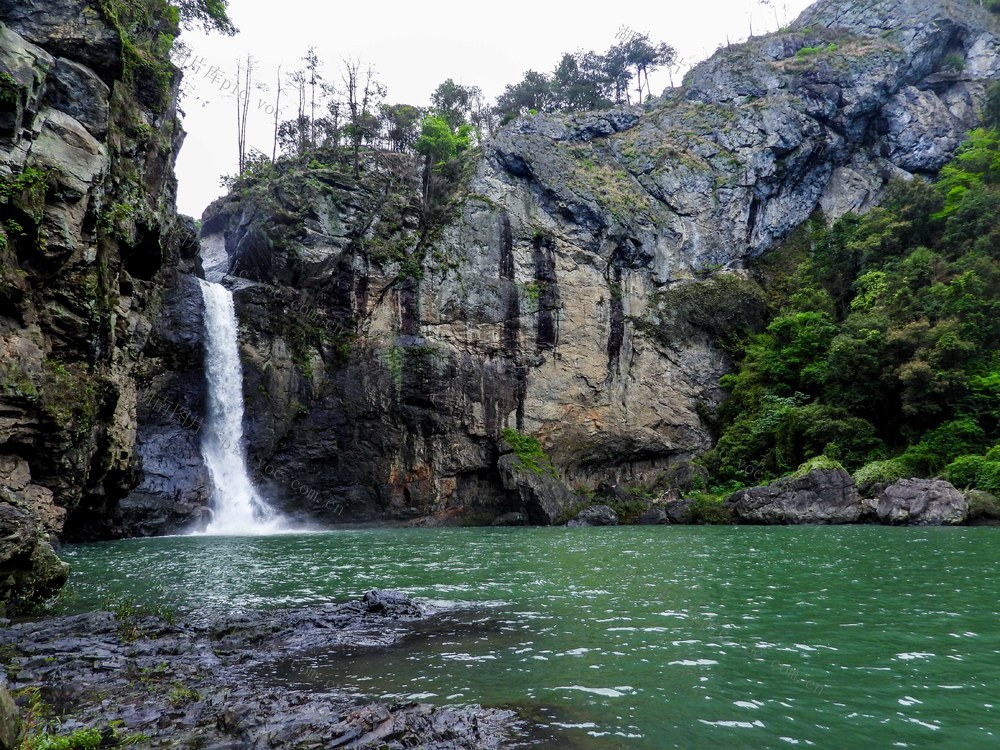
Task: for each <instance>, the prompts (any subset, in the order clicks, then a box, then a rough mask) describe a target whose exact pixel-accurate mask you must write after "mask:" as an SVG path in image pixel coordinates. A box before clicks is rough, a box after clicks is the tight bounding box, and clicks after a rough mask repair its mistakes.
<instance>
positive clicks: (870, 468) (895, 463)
mask: <svg viewBox="0 0 1000 750" xmlns="http://www.w3.org/2000/svg"><path fill="white" fill-rule="evenodd" d="M910 474H911V472H910V471H909V467H908V466H907V465H906V463H905V462H903V461H900V460H899V459H898V458H891V459H889V460H887V461H872V462H871V463H868V464H865V465H864V466H862V467H861V468H860V469H858V470H857V471H856V472H854V483H855V484H856V485H858V491H859V492H861V494H866V493H867V492H869V491H870V490H871V489H872V487H874V486H875V485H876V484H892V483H894V482H898V481H899V480H900V479H906V478H907V477H908V476H910Z"/></svg>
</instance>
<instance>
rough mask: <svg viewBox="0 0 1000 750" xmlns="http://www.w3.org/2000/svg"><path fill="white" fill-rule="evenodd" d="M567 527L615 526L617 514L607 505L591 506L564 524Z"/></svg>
mask: <svg viewBox="0 0 1000 750" xmlns="http://www.w3.org/2000/svg"><path fill="white" fill-rule="evenodd" d="M566 525H567V526H617V525H618V514H617V513H615V512H614V510H613V509H612V508H609V507H608V506H607V505H591V506H590V507H589V508H584V509H583V510H581V511H580V512H579V513H577V514H576V515H575V516H573V518H571V519H570V520H569V521H567V522H566Z"/></svg>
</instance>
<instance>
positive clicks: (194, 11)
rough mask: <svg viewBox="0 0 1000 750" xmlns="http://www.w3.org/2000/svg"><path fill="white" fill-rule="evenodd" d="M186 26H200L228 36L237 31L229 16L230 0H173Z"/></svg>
mask: <svg viewBox="0 0 1000 750" xmlns="http://www.w3.org/2000/svg"><path fill="white" fill-rule="evenodd" d="M171 3H173V5H174V6H175V7H176V8H177V10H178V11H179V13H180V21H181V23H183V24H184V25H185V26H188V27H190V26H198V27H201V28H203V29H205V30H206V31H218V32H220V33H222V34H225V35H227V36H232V35H233V34H235V33H236V32H237V28H236V27H235V26H234V25H233V22H232V21H231V20H230V18H229V12H228V8H227V6H228V4H229V3H228V0H171Z"/></svg>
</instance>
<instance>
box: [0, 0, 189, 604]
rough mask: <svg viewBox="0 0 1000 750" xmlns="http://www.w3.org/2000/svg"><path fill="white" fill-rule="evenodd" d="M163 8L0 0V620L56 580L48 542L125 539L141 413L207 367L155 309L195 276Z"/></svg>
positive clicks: (59, 570) (60, 569) (175, 78)
mask: <svg viewBox="0 0 1000 750" xmlns="http://www.w3.org/2000/svg"><path fill="white" fill-rule="evenodd" d="M165 8H166V6H165V5H163V4H161V3H158V2H153V1H152V0H151V1H150V2H149V3H144V2H142V3H129V4H127V5H125V4H119V3H115V2H102V3H89V2H83V1H82V0H55V1H53V0H46V1H45V2H40V1H39V0H0V222H2V223H0V606H2V604H3V603H8V604H10V605H12V606H11V609H12V610H17V609H20V608H25V607H29V606H31V605H32V604H34V603H37V602H38V601H39V600H41V599H43V598H45V597H46V596H48V595H50V594H51V593H52V592H53V591H54V590H55V589H57V588H58V586H59V585H61V583H62V581H63V580H64V579H65V577H66V566H65V565H63V564H62V563H61V562H59V561H58V559H57V558H56V556H55V555H54V553H53V549H52V547H51V544H50V540H54V539H56V538H95V537H101V536H106V535H113V534H116V533H119V529H120V523H119V521H118V512H119V511H118V509H117V504H118V501H119V499H120V498H121V497H122V496H123V495H125V494H126V493H127V492H128V491H129V490H130V489H131V488H132V487H133V486H134V485H135V484H136V481H137V478H138V476H137V469H138V467H139V461H138V456H137V451H136V434H137V430H138V429H139V427H138V423H139V420H138V416H141V414H140V415H138V416H137V412H141V411H142V408H141V407H139V406H138V405H139V404H140V403H143V402H144V401H146V399H147V395H148V393H149V389H150V388H151V387H154V386H155V387H159V386H161V385H163V384H164V381H167V380H170V379H171V378H174V377H176V376H175V375H173V374H172V373H173V372H177V371H180V370H182V369H183V367H184V366H185V365H188V364H191V365H193V366H194V367H195V368H196V369H197V368H199V367H200V354H199V355H198V358H197V359H196V360H195V361H193V362H187V361H185V360H184V356H183V354H184V352H183V351H182V350H183V348H184V347H183V344H184V342H180V345H174V344H175V343H176V342H175V339H176V337H177V336H178V335H179V334H177V333H176V332H174V331H173V330H170V331H166V334H165V336H164V337H161V336H160V335H159V334H160V333H162V332H164V330H165V329H164V326H163V324H164V321H165V312H164V310H168V311H169V309H170V308H169V307H168V306H165V304H164V299H169V298H176V297H177V296H178V294H179V292H178V291H177V289H183V284H182V281H181V277H180V276H179V271H180V270H182V269H183V270H194V269H195V267H196V264H197V244H196V242H195V237H194V233H193V227H192V226H189V225H186V224H184V223H183V222H181V221H179V220H178V218H177V216H176V211H175V208H174V192H175V181H174V177H173V161H174V157H175V155H176V153H177V150H178V148H179V147H180V145H181V141H182V139H183V133H182V131H181V129H180V126H179V123H178V119H177V113H176V101H177V85H178V83H179V73H178V71H177V70H176V69H175V68H174V67H173V66H171V65H170V63H169V60H168V59H167V56H166V55H167V50H166V49H165V47H164V40H166V39H167V38H168V37H169V36H171V35H173V34H176V33H177V28H176V24H175V23H171V22H170V21H169V20H164V19H169V18H170V14H169V13H166V12H164V10H165ZM178 284H179V285H180V286H179V287H175V285H178ZM157 381H159V383H158V382H157ZM198 382H199V383H200V380H199V381H198ZM143 429H146V430H148V427H144V428H143ZM144 481H146V482H148V481H149V480H148V479H147V480H144Z"/></svg>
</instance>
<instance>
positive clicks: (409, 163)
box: [204, 0, 1000, 523]
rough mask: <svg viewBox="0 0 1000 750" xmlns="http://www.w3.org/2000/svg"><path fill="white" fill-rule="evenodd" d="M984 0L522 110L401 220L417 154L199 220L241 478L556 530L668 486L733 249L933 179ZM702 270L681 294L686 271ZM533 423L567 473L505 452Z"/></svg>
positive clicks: (363, 510)
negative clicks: (226, 290) (221, 292)
mask: <svg viewBox="0 0 1000 750" xmlns="http://www.w3.org/2000/svg"><path fill="white" fill-rule="evenodd" d="M998 44H1000V37H998V36H997V19H996V17H995V16H992V15H991V14H989V13H988V12H987V11H986V10H984V9H982V8H980V7H979V6H978V4H977V3H975V2H971V1H969V2H966V1H964V0H956V1H955V2H945V1H944V0H929V1H928V0H885V1H884V2H867V3H860V2H831V1H828V0H823V1H822V2H819V3H817V4H816V5H815V6H813V7H812V8H811V9H809V10H808V11H807V12H806V13H805V14H804V15H803V16H802V17H801V18H800V19H798V20H797V21H796V22H795V23H794V24H793V25H792V27H791V28H790V29H789V30H788V31H786V32H783V33H779V34H774V35H771V36H767V37H762V38H756V39H753V40H751V41H749V42H748V43H746V44H741V45H736V46H733V47H731V48H727V49H723V50H720V51H719V52H718V53H717V54H716V55H714V56H713V57H712V58H711V59H710V60H708V61H707V62H705V63H703V64H701V65H699V66H698V67H696V68H695V69H694V70H692V71H691V73H690V74H689V75H688V76H687V77H686V79H685V81H684V85H683V86H682V87H681V88H679V89H675V90H668V91H667V92H665V93H664V95H663V96H662V97H661V98H660V99H658V100H656V101H654V102H652V103H651V104H649V105H647V106H646V107H644V108H634V109H618V110H612V111H605V112H594V113H587V114H579V115H572V116H536V117H531V118H527V119H523V120H520V121H518V122H516V123H514V124H513V125H512V126H510V127H509V128H507V129H505V130H504V131H502V132H501V133H500V134H499V135H498V136H497V137H495V138H494V139H492V140H490V141H488V142H486V143H485V144H483V146H482V149H481V156H480V158H478V160H477V161H475V162H474V163H470V164H469V165H468V168H469V174H467V175H465V176H464V178H463V181H462V184H461V187H460V188H458V189H457V191H456V193H455V194H454V196H453V200H452V202H451V204H450V209H449V210H450V214H449V215H448V216H447V217H446V218H445V219H444V220H443V221H441V222H439V223H438V225H436V226H434V227H432V228H431V229H427V228H426V227H425V228H424V229H423V230H421V229H420V221H419V215H420V205H421V185H420V177H419V172H420V164H419V163H418V162H417V161H416V160H415V159H413V158H410V157H406V156H399V155H397V156H390V155H381V156H378V157H376V158H374V159H373V161H372V162H371V163H370V164H369V166H368V173H367V175H366V176H364V177H363V179H362V180H361V181H355V180H352V179H351V178H350V177H346V176H345V171H344V170H343V169H340V170H338V169H334V168H331V167H324V166H321V165H318V164H313V165H312V168H310V169H299V170H296V169H293V168H291V167H287V168H284V169H283V170H281V171H282V173H281V174H278V173H277V172H276V173H274V174H271V175H270V176H268V177H267V179H263V180H258V181H257V182H252V181H251V182H250V183H247V184H244V185H243V186H242V188H241V189H240V190H239V191H236V192H234V194H233V195H231V196H229V197H228V198H225V199H222V200H221V201H220V202H218V203H217V204H216V205H215V206H213V207H212V208H211V209H210V210H209V212H208V213H207V214H206V216H205V223H204V234H205V239H204V241H205V242H207V243H209V244H210V245H211V246H212V247H213V248H216V249H222V248H224V249H225V251H226V254H225V256H223V261H224V262H227V263H228V264H229V270H230V272H231V273H233V274H235V275H238V276H240V277H242V280H235V279H232V280H231V281H232V283H233V284H234V285H235V286H237V288H238V292H237V301H238V306H239V312H240V316H241V320H242V322H243V327H244V331H243V336H244V341H243V344H244V355H245V366H246V370H247V388H246V395H247V399H248V402H249V405H250V409H249V416H250V422H251V424H250V425H249V427H250V429H249V436H250V443H251V446H250V447H251V453H252V456H253V457H254V459H255V460H253V461H252V463H253V464H254V465H255V467H256V473H257V476H258V479H259V480H260V481H261V483H262V484H263V485H264V487H265V490H266V491H267V492H268V493H269V494H270V496H271V497H272V498H274V499H275V500H277V501H278V502H279V504H281V505H283V506H284V507H285V508H286V510H291V511H301V512H302V513H304V514H306V515H309V516H312V517H320V518H323V519H325V520H344V519H348V518H386V517H392V518H407V517H414V516H431V517H436V518H438V519H439V520H443V519H455V518H458V519H462V520H464V521H469V522H471V521H476V522H482V521H488V520H490V519H492V518H494V517H496V516H498V515H500V514H502V513H505V512H520V513H522V514H524V515H525V516H527V517H528V518H529V519H531V520H533V521H535V522H542V523H545V522H551V521H554V520H556V519H557V518H559V517H560V516H561V515H563V514H564V513H565V512H566V511H567V509H568V508H569V507H571V506H572V505H573V504H574V497H573V495H572V494H571V493H570V492H569V491H567V487H569V488H575V489H582V490H590V489H594V488H595V487H598V486H599V485H600V483H602V482H611V483H614V482H619V481H624V482H628V483H632V484H648V485H652V484H653V483H656V482H659V483H661V484H662V483H670V482H676V481H682V480H683V476H684V474H685V473H686V470H685V468H684V461H685V460H686V459H687V458H689V457H691V456H692V455H694V454H697V453H698V452H700V451H702V450H704V449H705V448H707V447H708V446H709V440H710V438H709V435H708V432H707V429H706V426H705V425H704V424H703V423H702V420H701V419H700V418H699V415H698V414H699V409H700V408H701V407H700V406H699V404H706V405H712V404H714V403H716V402H717V401H718V399H719V398H720V396H721V393H720V391H719V388H718V385H717V383H718V378H719V376H720V375H721V374H723V373H724V372H725V371H726V370H727V368H728V366H729V364H730V363H729V362H728V360H727V357H726V355H725V352H724V349H723V348H722V347H720V346H719V341H720V339H724V338H725V335H726V333H727V332H728V331H729V329H731V328H733V327H740V326H746V325H752V324H753V322H754V319H755V318H756V317H757V316H758V315H759V313H760V310H759V308H760V299H759V298H758V297H757V296H756V294H755V289H754V285H753V283H752V282H751V281H749V280H748V278H747V277H746V274H745V272H744V271H743V270H742V269H745V267H746V265H747V263H748V262H749V261H751V260H752V259H753V258H755V257H756V256H759V255H761V254H762V253H765V252H766V251H767V250H768V249H769V248H771V247H773V246H774V245H775V244H776V243H778V242H780V241H781V240H782V239H784V238H785V237H787V236H788V235H789V234H790V233H791V232H792V231H793V230H794V229H795V228H796V227H798V226H799V225H801V224H802V223H803V222H804V221H805V220H806V219H808V218H809V217H810V216H812V215H814V214H815V213H816V212H820V213H821V214H822V215H823V216H824V217H826V218H827V219H833V218H836V217H838V216H840V215H842V214H843V213H845V212H847V211H863V210H865V209H866V208H867V207H869V206H871V205H872V204H873V203H874V202H876V201H877V200H878V198H879V195H880V193H881V191H882V189H883V188H884V186H885V185H886V184H887V183H888V182H889V181H890V180H892V179H894V178H897V177H902V178H904V179H906V178H909V177H910V176H911V175H917V174H920V175H933V174H934V173H935V172H936V170H937V169H938V168H939V167H940V166H941V165H942V164H943V162H944V161H945V160H946V159H947V158H948V156H949V155H950V154H951V153H952V152H953V151H954V149H955V148H956V146H957V145H958V144H959V143H960V142H961V140H962V139H963V136H964V133H965V132H966V131H967V130H968V129H969V128H971V127H974V126H975V125H976V124H977V121H978V116H977V111H978V109H979V107H980V105H981V99H982V95H983V92H984V89H985V85H986V83H987V82H988V81H990V80H992V79H995V78H996V77H997V76H998V74H1000V57H998V56H997V47H998ZM690 285H696V286H690ZM505 428H510V429H516V430H518V431H520V432H522V433H530V434H532V435H535V436H537V437H538V438H539V439H540V440H541V444H542V446H543V447H544V449H545V450H546V451H547V453H548V454H549V456H550V457H551V459H552V461H553V462H554V464H555V469H556V473H557V474H558V476H559V477H560V478H561V482H556V481H554V480H553V478H552V476H550V474H551V472H549V471H548V469H545V470H543V471H532V470H526V469H525V465H526V463H527V464H530V463H531V461H530V460H529V461H528V462H525V461H524V460H521V459H517V458H514V457H513V456H511V457H510V458H507V457H505V456H504V455H503V454H509V453H511V447H510V445H509V444H508V442H507V441H504V440H502V439H501V431H502V430H503V429H505Z"/></svg>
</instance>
